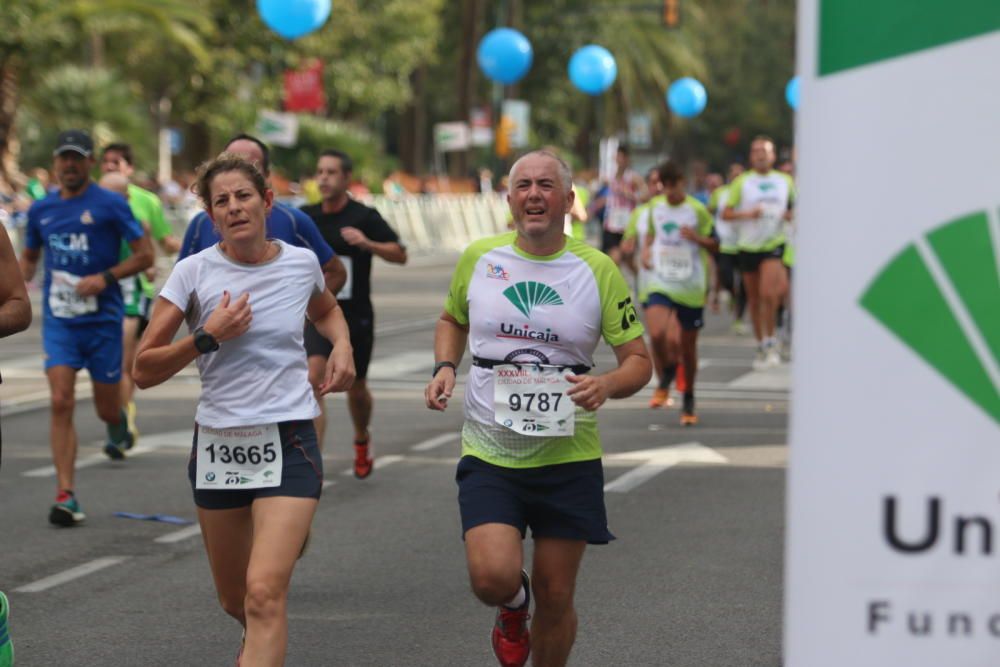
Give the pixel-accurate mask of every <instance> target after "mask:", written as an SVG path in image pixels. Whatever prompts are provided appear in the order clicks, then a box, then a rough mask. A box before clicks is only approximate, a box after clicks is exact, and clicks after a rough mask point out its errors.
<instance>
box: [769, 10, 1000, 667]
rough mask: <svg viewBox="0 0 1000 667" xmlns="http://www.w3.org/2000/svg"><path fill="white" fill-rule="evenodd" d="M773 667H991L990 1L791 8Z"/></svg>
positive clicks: (993, 299) (996, 227) (998, 438)
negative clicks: (788, 216) (791, 328)
mask: <svg viewBox="0 0 1000 667" xmlns="http://www.w3.org/2000/svg"><path fill="white" fill-rule="evenodd" d="M799 10H800V16H799V43H798V54H799V63H798V71H799V75H800V77H801V86H802V92H801V103H800V106H799V113H798V118H797V123H798V127H797V130H798V132H797V147H798V156H799V159H800V162H799V169H798V174H797V177H798V184H799V195H800V198H799V203H798V205H797V207H796V220H797V226H798V231H797V236H796V247H797V259H796V269H795V280H796V284H795V289H796V293H795V300H794V301H795V308H796V315H795V322H796V329H795V351H796V363H795V367H794V369H793V391H794V396H795V403H794V411H793V413H792V418H791V428H790V437H791V447H790V451H791V460H790V470H789V493H788V531H789V535H788V546H787V558H786V568H787V569H786V608H785V659H786V663H785V664H786V665H788V666H789V667H826V666H829V667H864V666H868V665H871V666H878V667H897V666H900V667H903V666H905V667H952V666H963V667H964V666H973V665H974V666H980V665H982V666H986V665H997V664H1000V269H998V267H1000V222H998V208H1000V185H998V177H997V165H996V162H997V156H998V155H1000V131H998V129H997V119H998V118H1000V88H998V86H997V85H996V80H997V79H996V63H998V62H1000V32H997V30H1000V3H998V2H980V1H977V0H958V1H956V2H953V3H949V4H948V5H947V7H946V8H945V6H944V5H941V4H940V3H937V2H932V1H931V0H878V1H872V0H864V1H862V0H800V2H799Z"/></svg>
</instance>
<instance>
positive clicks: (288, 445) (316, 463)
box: [188, 419, 323, 510]
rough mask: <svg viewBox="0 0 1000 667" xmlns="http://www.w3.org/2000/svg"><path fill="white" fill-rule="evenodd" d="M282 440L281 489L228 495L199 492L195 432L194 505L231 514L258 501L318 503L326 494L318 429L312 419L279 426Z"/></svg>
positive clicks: (191, 475) (190, 466)
mask: <svg viewBox="0 0 1000 667" xmlns="http://www.w3.org/2000/svg"><path fill="white" fill-rule="evenodd" d="M278 433H279V435H280V436H281V455H282V464H283V465H282V468H281V486H272V487H268V488H265V489H243V490H239V491H235V490H234V491H225V490H219V489H196V488H195V482H194V478H195V468H196V467H197V465H198V428H197V426H196V427H195V429H194V439H193V444H192V446H191V458H190V459H188V481H190V482H191V490H192V491H193V492H194V504H195V505H197V506H198V507H200V508H202V509H206V510H231V509H236V508H237V507H247V506H249V505H250V504H252V503H253V501H254V499H255V498H271V497H275V496H288V497H292V498H316V499H319V496H320V492H321V491H322V490H323V457H322V456H321V455H320V452H319V446H318V445H317V443H316V429H315V428H314V427H313V422H312V420H311V419H303V420H300V421H289V422H280V423H279V424H278Z"/></svg>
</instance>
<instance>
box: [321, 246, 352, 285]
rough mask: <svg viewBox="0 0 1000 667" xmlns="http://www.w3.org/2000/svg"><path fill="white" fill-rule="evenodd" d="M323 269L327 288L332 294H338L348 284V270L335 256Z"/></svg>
mask: <svg viewBox="0 0 1000 667" xmlns="http://www.w3.org/2000/svg"><path fill="white" fill-rule="evenodd" d="M322 269H323V279H324V281H325V282H326V288H327V289H328V290H330V293H331V294H336V293H337V292H339V291H340V290H341V288H343V287H344V284H345V283H346V282H347V269H345V268H344V263H343V262H341V261H340V258H339V257H337V256H336V255H334V256H333V257H331V258H330V259H329V261H327V263H326V264H324V265H323V266H322Z"/></svg>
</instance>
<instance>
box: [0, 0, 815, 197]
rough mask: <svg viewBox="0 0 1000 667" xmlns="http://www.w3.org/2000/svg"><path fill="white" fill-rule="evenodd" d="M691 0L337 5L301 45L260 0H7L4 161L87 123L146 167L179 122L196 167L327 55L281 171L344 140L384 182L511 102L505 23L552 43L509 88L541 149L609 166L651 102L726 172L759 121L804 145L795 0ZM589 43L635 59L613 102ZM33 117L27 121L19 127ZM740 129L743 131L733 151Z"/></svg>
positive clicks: (681, 143)
mask: <svg viewBox="0 0 1000 667" xmlns="http://www.w3.org/2000/svg"><path fill="white" fill-rule="evenodd" d="M681 8H682V9H681V11H682V18H681V25H680V27H679V28H676V29H669V28H666V27H665V26H664V25H663V24H662V18H661V16H660V12H659V11H658V9H657V3H655V2H650V3H636V2H630V1H629V0H586V1H585V0H549V1H547V2H527V1H526V0H455V1H452V2H445V0H337V1H336V2H335V3H334V8H333V13H332V15H331V17H330V20H329V21H328V22H327V24H326V25H325V26H324V27H323V28H322V29H320V30H318V31H317V32H315V33H313V34H311V35H309V36H306V37H304V38H302V39H299V40H296V41H292V42H289V41H286V40H284V39H282V38H281V37H279V36H278V35H276V34H274V33H273V32H271V31H270V30H269V29H268V28H267V27H266V26H265V25H264V23H263V22H262V21H261V20H260V18H259V16H258V14H257V11H256V7H255V2H254V0H17V1H16V2H0V26H3V29H2V30H0V157H3V156H5V155H6V156H8V158H9V155H10V154H11V151H13V150H15V149H16V148H17V142H16V141H13V142H11V141H10V140H11V139H16V138H17V137H20V139H21V141H22V143H24V144H25V146H24V150H23V160H22V163H23V164H24V166H25V167H26V168H27V167H30V166H35V165H34V164H31V163H32V162H34V161H35V160H37V159H41V158H44V157H45V156H44V151H40V150H39V149H37V147H36V146H34V145H33V143H32V142H36V141H37V142H43V139H44V138H47V137H49V136H51V135H52V134H54V133H55V132H56V131H57V130H58V129H60V128H62V127H65V126H66V123H67V120H68V119H70V118H76V117H80V118H83V120H87V121H89V122H92V123H94V122H98V121H100V122H102V123H103V125H102V126H100V127H101V128H103V129H102V130H101V131H102V132H105V133H107V134H110V135H114V137H115V138H121V139H125V140H127V141H130V142H131V143H133V144H135V145H136V146H137V148H139V150H140V156H141V159H142V160H143V161H144V162H145V163H146V164H145V165H143V166H145V167H146V168H147V169H149V168H150V167H151V161H152V159H153V153H152V151H153V148H154V146H155V131H156V130H157V129H158V128H159V127H161V126H169V127H177V128H180V129H181V131H182V132H183V134H184V137H185V153H184V154H183V155H181V156H179V157H178V161H177V165H178V167H185V166H186V167H191V166H193V165H195V164H197V163H199V162H200V161H202V160H203V159H205V158H206V157H208V156H210V155H211V154H212V153H214V152H215V151H217V150H218V149H219V148H221V146H222V144H223V143H224V141H225V140H226V139H227V138H228V137H229V136H231V135H232V134H234V133H236V132H241V131H252V129H253V125H254V122H255V120H256V116H257V111H258V109H261V108H268V109H280V108H281V104H282V91H283V83H282V75H283V73H284V72H285V71H286V70H287V69H290V68H296V67H299V66H301V65H302V64H303V63H305V62H307V61H308V60H310V59H312V58H318V59H320V60H321V61H322V62H323V65H324V70H323V72H324V84H325V90H326V96H327V109H326V110H325V113H323V114H320V117H319V118H316V119H310V118H308V117H307V118H304V120H303V137H304V140H305V141H308V142H311V143H310V144H309V148H308V150H303V151H277V152H276V160H275V167H276V168H278V169H282V168H286V169H287V171H288V173H289V175H294V176H297V175H299V174H301V173H302V170H303V168H304V167H305V166H308V162H309V160H311V159H313V157H312V151H313V149H314V148H316V147H320V145H321V144H323V143H324V142H329V141H336V142H338V143H339V144H341V147H343V146H347V145H349V146H350V147H351V151H356V152H357V153H358V155H355V156H354V157H355V158H356V159H357V161H358V162H359V164H361V165H365V167H364V169H365V170H367V169H368V168H369V167H368V165H370V166H371V169H372V175H371V176H369V177H366V180H370V181H373V182H376V183H377V182H378V181H380V180H381V174H375V170H377V169H385V168H387V166H388V165H389V164H390V162H384V161H383V158H382V157H381V153H382V152H383V151H384V150H385V149H388V150H389V151H390V152H393V153H395V154H398V155H399V156H400V157H401V160H402V162H403V166H404V168H408V169H410V170H414V171H423V170H424V169H426V168H427V167H428V166H429V163H430V159H429V155H430V151H429V148H430V137H431V132H430V127H431V125H432V124H433V123H435V122H442V121H450V120H459V119H466V118H468V112H469V107H471V106H482V105H487V106H489V105H492V104H493V103H494V102H495V101H496V95H495V89H494V86H493V84H492V83H491V82H490V81H488V80H486V78H485V77H484V76H483V75H482V74H481V73H480V72H479V71H478V66H477V65H476V63H475V57H474V54H475V47H476V46H477V45H478V41H479V39H480V38H481V37H482V35H483V34H484V33H485V32H486V31H487V30H489V29H491V28H493V27H496V26H497V25H498V24H507V25H512V26H514V27H516V28H518V29H520V30H521V31H522V32H524V33H525V35H526V36H527V37H528V38H529V39H530V40H531V42H532V45H533V47H534V52H535V57H534V65H533V67H532V69H531V71H530V72H529V74H528V75H527V76H526V77H525V79H523V80H522V81H521V82H520V83H518V84H517V85H515V86H511V87H508V88H507V89H506V91H504V92H505V95H506V97H508V98H517V99H525V100H527V101H529V102H530V103H531V105H532V117H531V123H532V128H531V129H532V135H531V137H532V143H533V144H534V145H542V144H555V145H557V146H560V147H562V148H563V149H565V150H567V151H571V152H572V153H574V155H572V156H571V157H572V159H573V161H574V162H575V163H577V164H580V165H588V164H589V165H592V164H593V163H594V161H595V158H596V143H597V139H598V138H600V137H601V136H607V135H611V134H619V135H621V136H624V135H625V134H626V132H627V119H628V115H629V114H630V113H634V112H643V113H646V114H648V115H649V116H650V117H651V118H652V119H653V138H654V146H653V148H652V149H651V151H650V152H652V153H660V154H663V153H670V154H672V155H677V156H681V157H695V156H703V157H707V158H709V159H710V160H711V161H712V162H713V163H714V164H715V165H717V166H721V165H722V163H723V162H724V161H725V160H727V159H728V158H729V157H730V155H732V154H734V153H740V154H742V153H744V152H745V148H746V145H747V143H748V142H749V139H750V138H751V137H752V136H753V135H754V134H756V133H759V132H765V133H769V134H771V135H773V136H774V137H775V138H776V139H777V141H778V144H779V145H782V146H787V145H789V144H790V142H791V139H792V136H791V135H792V131H791V125H792V114H791V112H790V110H789V109H788V108H787V105H786V104H785V102H784V86H785V83H786V82H787V81H788V79H789V78H790V77H791V75H792V62H793V50H794V14H795V3H794V0H681ZM589 43H596V44H601V45H603V46H605V47H606V48H608V49H609V50H610V51H611V52H612V53H614V55H615V57H616V60H617V63H618V80H617V82H616V83H615V85H614V86H613V87H612V88H611V90H609V91H608V92H607V93H606V94H604V95H602V96H600V97H597V98H592V97H589V96H587V95H585V94H583V93H581V92H580V91H578V90H576V89H575V88H574V87H573V85H572V84H571V83H570V81H569V78H568V75H567V64H568V61H569V58H570V56H571V55H572V53H573V52H574V51H575V50H576V49H577V48H579V47H581V46H583V45H585V44H589ZM69 64H72V65H74V66H76V67H77V68H83V69H89V70H93V71H92V72H90V73H82V70H80V69H77V70H75V71H77V72H81V76H80V77H79V79H80V82H81V83H80V85H81V86H82V88H81V89H80V91H79V92H81V94H85V95H86V96H87V97H88V101H87V103H86V105H85V106H86V113H87V114H88V115H80V114H82V113H83V112H82V111H81V109H80V108H79V105H80V104H82V103H81V102H78V101H74V100H72V99H71V95H70V91H71V82H70V81H69V80H68V79H69V78H72V77H70V75H69V73H70V72H73V71H74V70H71V69H69V68H68V67H67V65H69ZM681 76H694V77H697V78H698V79H700V80H701V81H702V82H703V83H704V84H705V86H706V88H707V89H708V94H709V104H708V108H707V109H706V111H705V113H704V114H702V115H701V116H700V117H698V118H696V119H692V120H680V119H677V118H674V117H673V116H672V115H671V114H670V112H669V110H668V109H667V106H666V102H665V99H664V94H665V92H666V89H667V87H668V86H669V84H670V83H671V82H672V81H673V80H675V79H676V78H679V77H681ZM101 86H106V87H107V90H106V91H101V90H97V88H100V87H101ZM123 110H127V112H124V111H123ZM18 114H20V115H21V116H22V117H23V122H22V123H19V124H15V122H14V121H15V118H16V116H17V115H18ZM130 117H131V118H130ZM494 120H495V119H494ZM91 126H92V127H98V126H97V125H91ZM732 128H738V129H739V131H740V135H741V140H740V141H739V142H737V143H736V145H733V146H727V145H725V144H724V142H723V138H724V137H725V136H726V134H727V132H730V130H732ZM46 140H47V139H46ZM352 140H354V141H353V142H352ZM43 143H44V142H43ZM39 145H41V144H39ZM307 157H308V159H307ZM470 157H472V154H470ZM475 157H476V158H478V159H480V160H481V159H482V158H483V157H484V156H483V153H482V151H480V152H479V153H478V154H476V155H475ZM7 162H8V164H9V159H8V160H7ZM456 164H462V165H463V167H462V169H465V163H464V162H459V163H456ZM477 164H478V162H477ZM468 166H472V164H471V163H470V164H469V165H468ZM2 168H3V167H2V166H0V169H2ZM366 173H367V171H366Z"/></svg>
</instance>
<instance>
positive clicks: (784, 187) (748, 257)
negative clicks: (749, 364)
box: [722, 136, 795, 369]
mask: <svg viewBox="0 0 1000 667" xmlns="http://www.w3.org/2000/svg"><path fill="white" fill-rule="evenodd" d="M774 161H775V154H774V141H773V140H772V139H771V138H770V137H764V136H759V137H757V138H755V139H754V140H753V141H752V142H751V143H750V167H751V168H750V170H749V171H746V172H743V173H742V174H741V175H740V176H739V177H737V178H736V179H735V180H734V181H733V182H732V184H730V186H729V199H728V200H727V202H726V207H725V209H724V210H723V213H722V217H723V219H725V220H726V221H729V222H733V223H735V225H736V228H737V230H738V231H739V239H738V241H737V245H738V247H739V251H740V270H741V271H742V272H743V280H744V284H745V286H746V290H747V302H748V304H749V306H750V319H751V321H752V322H753V330H754V335H755V336H756V337H757V344H758V350H757V358H756V359H755V360H754V368H757V369H761V368H767V367H771V366H777V365H779V364H780V363H781V355H780V352H779V350H778V341H777V339H776V338H775V335H774V331H775V326H776V319H777V313H778V306H780V305H781V302H782V300H783V299H784V298H785V294H786V293H787V292H788V272H787V271H786V270H785V267H784V265H783V264H782V257H783V256H784V253H785V222H786V221H788V220H791V217H792V206H793V205H794V203H795V184H794V182H793V181H792V177H791V176H789V175H788V174H784V173H782V172H780V171H776V170H775V169H774Z"/></svg>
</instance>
